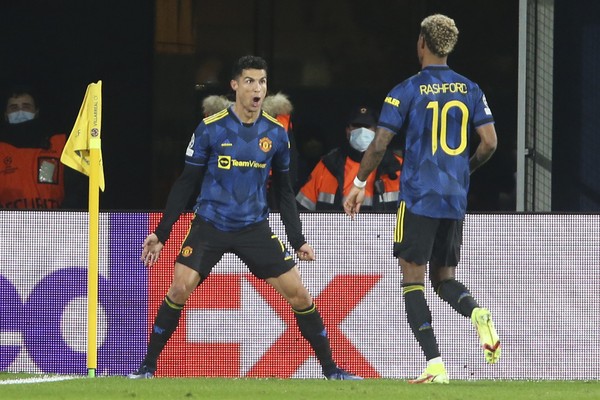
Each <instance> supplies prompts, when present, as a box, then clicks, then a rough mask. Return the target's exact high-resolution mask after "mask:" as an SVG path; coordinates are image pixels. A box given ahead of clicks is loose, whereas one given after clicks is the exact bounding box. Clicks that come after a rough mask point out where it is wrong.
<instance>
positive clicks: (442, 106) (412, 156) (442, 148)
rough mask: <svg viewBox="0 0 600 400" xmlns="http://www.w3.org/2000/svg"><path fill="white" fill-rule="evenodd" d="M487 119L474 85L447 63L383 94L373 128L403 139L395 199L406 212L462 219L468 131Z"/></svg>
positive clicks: (489, 118) (489, 117)
mask: <svg viewBox="0 0 600 400" xmlns="http://www.w3.org/2000/svg"><path fill="white" fill-rule="evenodd" d="M493 122H494V118H493V116H492V112H491V110H490V108H489V107H488V105H487V102H486V99H485V95H484V94H483V92H482V91H481V89H480V88H479V86H478V85H477V84H476V83H474V82H472V81H470V80H469V79H467V78H465V77H464V76H462V75H459V74H457V73H456V72H454V71H452V70H451V69H450V68H449V67H448V66H447V65H434V66H427V67H425V68H424V69H423V70H421V71H420V72H419V73H418V74H417V75H414V76H412V77H410V78H409V79H407V80H405V81H404V82H402V83H400V84H399V85H397V86H395V87H394V88H393V89H392V90H391V91H390V92H389V93H388V95H387V97H386V99H385V101H384V103H383V107H382V109H381V114H380V117H379V123H378V126H380V127H383V128H386V129H388V130H390V131H391V132H393V133H394V134H401V135H403V136H404V137H405V147H404V164H403V167H402V175H401V186H400V187H401V190H400V200H403V201H404V202H405V203H406V206H407V207H408V209H409V210H410V211H411V212H412V213H414V214H418V215H423V216H428V217H433V218H450V219H462V218H464V216H465V212H466V208H467V192H468V190H469V173H470V170H469V156H470V153H469V152H470V141H471V134H472V132H473V130H474V128H475V127H478V126H481V125H485V124H489V123H493Z"/></svg>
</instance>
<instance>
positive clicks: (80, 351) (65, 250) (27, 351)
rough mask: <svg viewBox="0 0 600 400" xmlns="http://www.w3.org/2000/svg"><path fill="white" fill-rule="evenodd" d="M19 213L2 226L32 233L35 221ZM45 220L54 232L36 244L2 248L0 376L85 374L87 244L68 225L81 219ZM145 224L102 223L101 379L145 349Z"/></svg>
mask: <svg viewBox="0 0 600 400" xmlns="http://www.w3.org/2000/svg"><path fill="white" fill-rule="evenodd" d="M22 214H23V213H21V214H14V215H15V216H16V217H15V218H14V220H11V221H3V222H5V223H7V224H10V225H16V226H15V228H17V229H18V228H19V224H21V223H22V224H23V225H24V226H25V225H26V226H27V227H28V228H29V229H32V231H33V228H32V224H33V223H34V222H35V219H34V218H27V217H28V216H27V215H22ZM7 215H8V214H7ZM11 215H12V214H11ZM39 215H43V214H39ZM48 215H49V216H48V217H47V218H48V219H49V221H46V220H44V219H41V222H40V223H41V224H45V225H46V227H44V226H40V227H36V229H38V230H39V231H40V232H44V229H46V230H49V231H50V230H52V229H55V230H56V231H52V232H50V234H48V233H42V234H40V235H39V237H40V240H39V241H37V242H36V240H34V239H32V240H31V242H32V243H27V244H21V243H19V246H14V243H13V246H12V247H10V246H7V247H2V248H1V253H2V257H6V258H7V260H10V263H8V262H6V260H3V261H2V262H1V263H0V267H2V269H0V371H2V370H7V369H8V370H14V371H22V372H49V373H68V374H85V373H86V370H87V354H86V350H87V349H86V342H87V326H86V317H87V311H86V305H87V259H86V256H87V253H86V251H85V249H86V248H87V243H86V242H85V238H83V239H84V240H83V241H81V239H82V237H81V236H79V235H80V233H81V232H80V231H79V230H78V229H77V228H73V226H77V225H76V224H74V222H77V223H80V222H81V221H79V220H78V219H76V218H79V217H78V216H77V217H74V218H72V219H69V220H68V222H71V224H65V220H67V217H64V216H62V218H63V220H61V219H60V218H61V214H59V213H54V214H48ZM4 217H6V216H4ZM147 219H148V218H147V216H146V215H139V214H138V215H134V214H113V215H111V216H110V219H108V218H104V219H102V220H101V222H102V223H103V224H104V226H110V230H106V231H104V235H103V236H102V238H101V241H102V243H105V244H106V247H107V248H108V251H104V252H103V253H104V254H105V257H107V258H105V259H104V260H102V261H101V264H102V268H101V269H102V273H101V275H100V277H99V287H98V294H99V300H98V301H99V307H98V309H99V313H98V368H97V372H98V374H106V375H120V374H126V373H129V372H131V371H132V370H134V369H135V368H137V366H138V365H139V362H140V360H141V357H143V354H144V352H145V350H146V337H147V326H146V317H145V315H146V313H147V290H148V289H147V288H148V272H147V270H146V268H145V267H144V266H143V265H142V264H141V262H140V261H139V247H140V246H139V244H140V243H141V242H142V241H143V238H144V237H145V235H146V234H147V228H146V227H147ZM32 221H34V222H32ZM62 229H64V230H62ZM71 231H75V233H73V234H72V233H71ZM83 231H85V229H84V230H83ZM123 232H128V233H127V234H123ZM9 244H10V243H9ZM28 245H31V248H28V247H26V246H28ZM2 246H4V245H2ZM45 246H48V248H50V249H52V250H54V251H53V252H48V251H45ZM15 247H16V248H15ZM80 248H82V249H83V251H79V250H78V249H80ZM106 253H108V254H107V255H106ZM48 254H52V256H53V257H48V256H47V255H48ZM4 266H6V267H7V268H4Z"/></svg>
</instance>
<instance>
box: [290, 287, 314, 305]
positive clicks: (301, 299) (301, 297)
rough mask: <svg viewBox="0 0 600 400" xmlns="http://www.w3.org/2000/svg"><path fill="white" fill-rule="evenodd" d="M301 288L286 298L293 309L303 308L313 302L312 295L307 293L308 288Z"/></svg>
mask: <svg viewBox="0 0 600 400" xmlns="http://www.w3.org/2000/svg"><path fill="white" fill-rule="evenodd" d="M302 289H303V290H297V291H296V293H295V294H294V295H293V296H291V297H289V298H288V302H289V303H290V306H291V307H292V308H293V309H294V310H304V309H306V308H308V307H310V306H311V305H312V304H313V300H312V297H311V296H310V294H309V293H308V290H306V289H305V288H302Z"/></svg>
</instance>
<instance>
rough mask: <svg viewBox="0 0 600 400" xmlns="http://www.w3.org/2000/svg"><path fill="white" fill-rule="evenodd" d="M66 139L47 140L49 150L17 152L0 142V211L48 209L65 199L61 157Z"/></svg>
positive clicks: (31, 149)
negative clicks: (2, 209) (3, 209)
mask: <svg viewBox="0 0 600 400" xmlns="http://www.w3.org/2000/svg"><path fill="white" fill-rule="evenodd" d="M66 140H67V136H66V135H65V134H57V135H54V136H52V137H51V138H50V148H49V149H42V148H19V147H15V146H12V145H10V144H8V143H2V142H0V160H1V162H0V208H19V209H37V208H40V209H49V208H58V207H60V205H61V203H62V201H63V199H64V197H65V187H64V165H63V164H61V162H60V155H61V154H62V150H63V147H64V146H65V143H66Z"/></svg>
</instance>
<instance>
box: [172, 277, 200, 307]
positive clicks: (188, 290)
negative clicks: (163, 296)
mask: <svg viewBox="0 0 600 400" xmlns="http://www.w3.org/2000/svg"><path fill="white" fill-rule="evenodd" d="M194 288H195V287H190V286H189V285H186V284H185V283H177V282H173V283H172V284H171V287H170V288H169V292H168V293H167V296H169V298H170V299H171V300H173V301H174V302H175V303H177V304H185V302H186V301H187V299H188V298H189V297H190V294H192V292H193V290H194Z"/></svg>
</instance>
